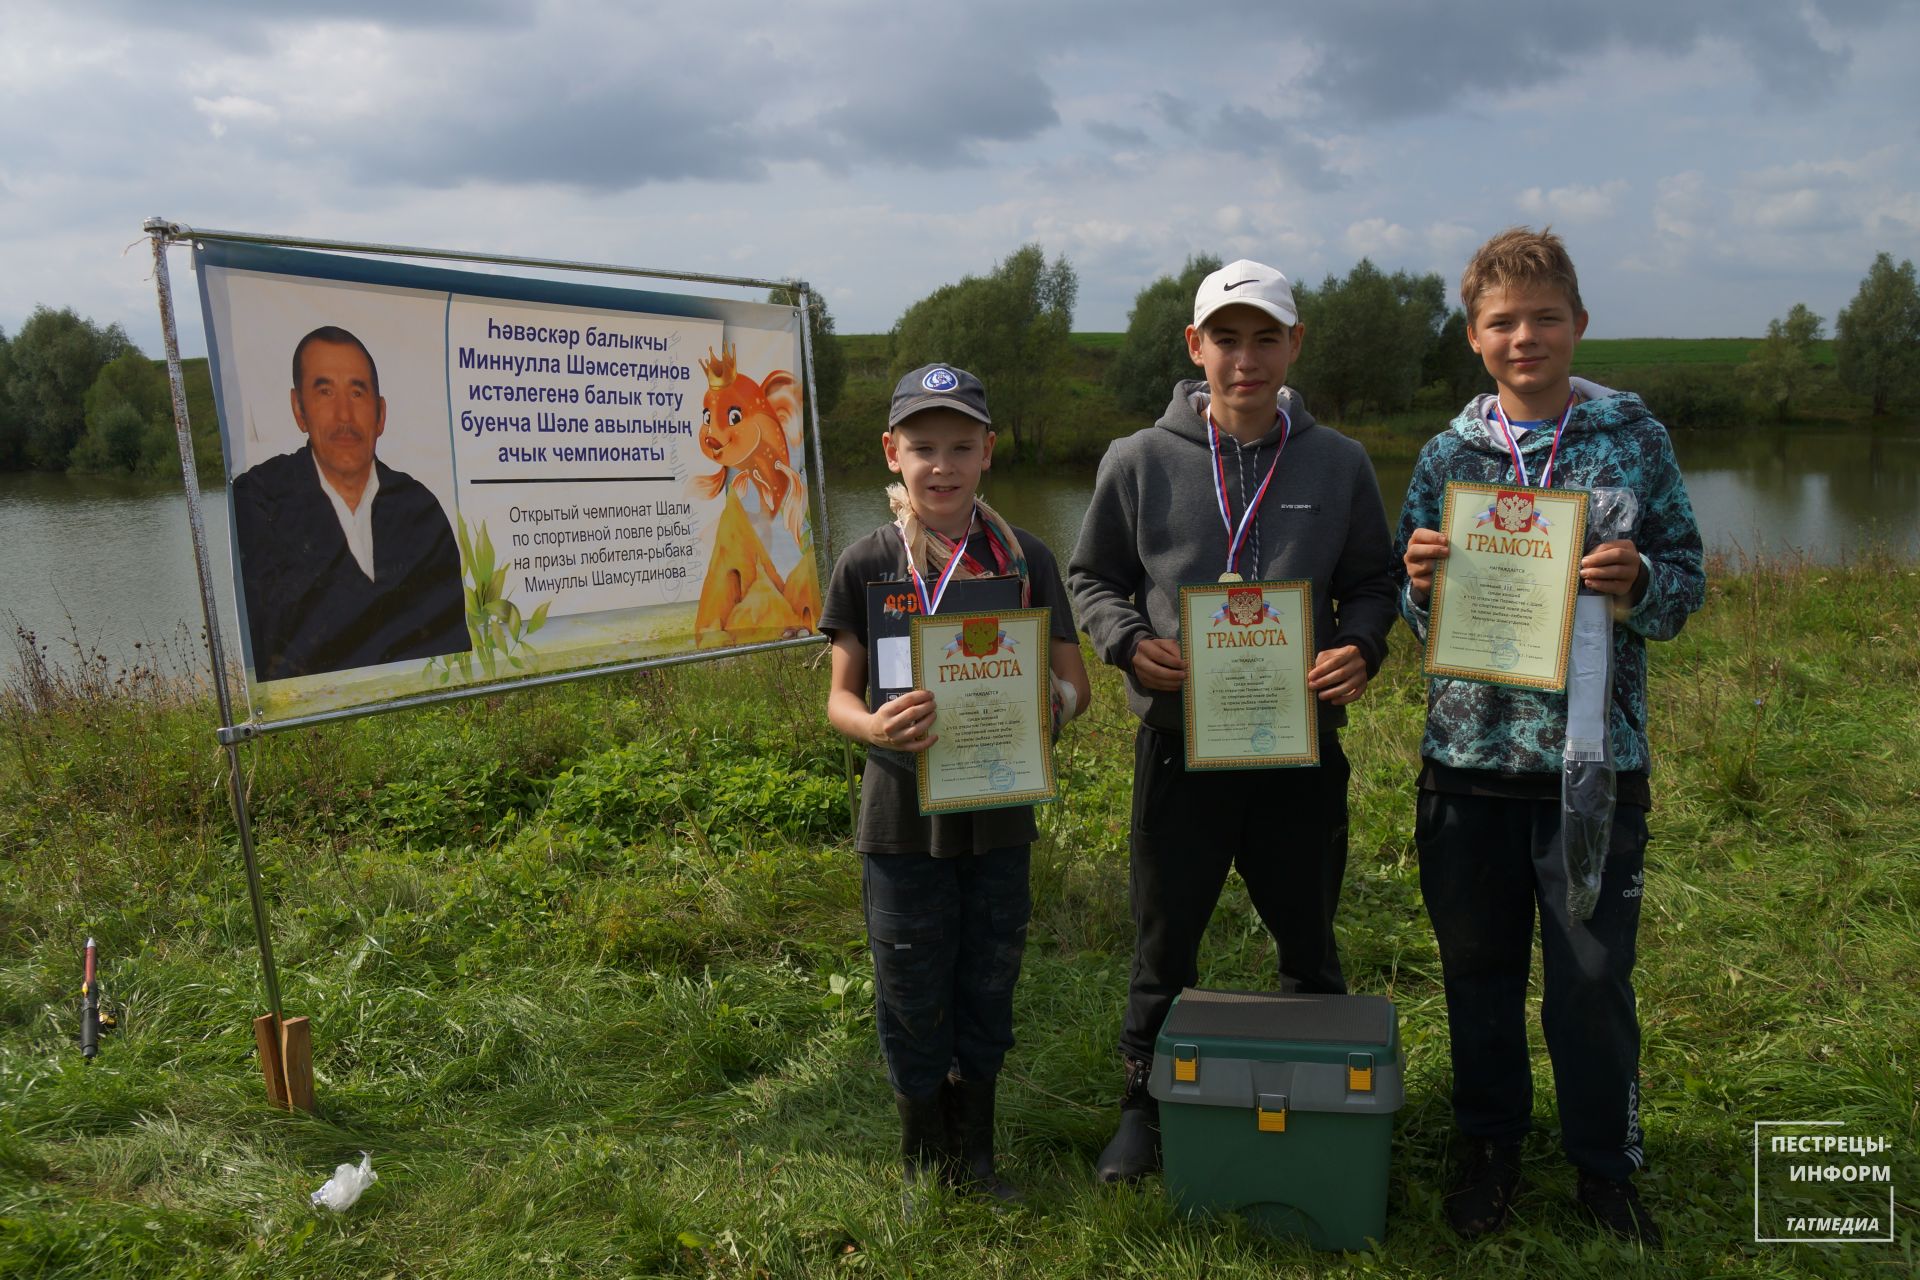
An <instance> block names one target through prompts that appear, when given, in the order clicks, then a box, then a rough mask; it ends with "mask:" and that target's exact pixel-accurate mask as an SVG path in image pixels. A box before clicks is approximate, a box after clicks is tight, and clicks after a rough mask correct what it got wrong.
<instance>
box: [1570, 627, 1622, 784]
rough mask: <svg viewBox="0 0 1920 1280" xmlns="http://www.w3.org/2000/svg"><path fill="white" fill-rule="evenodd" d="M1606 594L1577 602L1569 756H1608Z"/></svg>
mask: <svg viewBox="0 0 1920 1280" xmlns="http://www.w3.org/2000/svg"><path fill="white" fill-rule="evenodd" d="M1609 605H1610V601H1609V599H1608V597H1606V596H1597V595H1595V596H1589V595H1583V596H1578V597H1576V598H1575V600H1574V605H1573V648H1572V652H1571V653H1569V654H1568V656H1567V753H1566V755H1567V759H1569V760H1605V759H1606V758H1607V700H1608V696H1609V694H1610V693H1611V691H1612V688H1611V687H1612V684H1613V681H1612V680H1611V679H1610V678H1609V673H1608V671H1607V660H1608V658H1609V657H1611V656H1612V654H1611V650H1612V648H1613V617H1612V615H1611V613H1609V612H1608V610H1609Z"/></svg>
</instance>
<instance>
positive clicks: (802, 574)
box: [693, 491, 820, 648]
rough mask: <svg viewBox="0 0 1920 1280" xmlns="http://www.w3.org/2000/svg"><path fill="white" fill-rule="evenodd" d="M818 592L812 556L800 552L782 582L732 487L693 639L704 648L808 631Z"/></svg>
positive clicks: (716, 530) (717, 532)
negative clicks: (796, 561)
mask: <svg viewBox="0 0 1920 1280" xmlns="http://www.w3.org/2000/svg"><path fill="white" fill-rule="evenodd" d="M819 590H820V589H819V586H818V583H817V580H816V579H815V578H814V573H813V558H812V556H810V555H803V556H801V557H800V563H799V565H798V566H796V568H795V571H794V575H793V578H792V579H789V580H787V581H782V579H781V576H780V571H779V569H777V568H775V567H774V563H773V560H772V559H771V558H770V557H769V556H768V555H767V549H766V548H765V547H764V546H762V545H761V543H760V538H759V536H758V535H757V534H755V533H754V531H753V525H752V524H751V523H750V522H749V521H748V520H747V513H746V510H745V509H744V508H743V507H742V506H741V505H740V499H739V497H738V496H737V495H736V494H734V493H732V492H731V491H729V492H728V493H727V500H726V505H725V506H723V507H722V508H721V510H720V519H719V522H718V523H717V524H716V525H715V527H714V537H713V558H712V559H711V560H709V561H708V562H707V577H706V581H705V582H704V583H703V584H701V587H700V603H699V606H698V607H697V608H696V610H695V612H694V622H693V636H694V643H695V644H696V645H698V646H700V647H701V648H706V647H709V646H712V645H724V644H751V643H755V642H758V641H763V640H777V639H780V638H782V637H784V636H791V635H805V634H806V633H807V632H808V631H809V630H811V629H812V625H813V621H814V619H815V618H817V617H818V616H819ZM794 595H798V596H799V597H800V599H799V602H798V603H795V601H794V600H793V599H792V598H791V597H792V596H794Z"/></svg>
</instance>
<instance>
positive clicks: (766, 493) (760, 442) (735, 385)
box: [694, 341, 807, 542]
mask: <svg viewBox="0 0 1920 1280" xmlns="http://www.w3.org/2000/svg"><path fill="white" fill-rule="evenodd" d="M700 367H701V368H702V369H703V370H705V371H706V375H707V395H706V399H705V401H704V402H703V405H702V408H701V412H700V452H701V453H703V454H705V455H706V456H707V457H708V458H709V459H710V460H712V461H714V462H717V463H719V464H720V470H719V471H717V472H715V473H714V474H713V475H710V476H701V477H699V478H698V479H696V480H695V481H694V489H695V491H696V492H698V493H699V494H701V495H702V496H703V497H707V498H715V497H718V496H719V495H720V491H721V490H722V489H724V488H726V487H727V476H728V474H729V473H730V472H733V471H738V472H739V473H740V474H739V476H738V477H736V478H735V479H734V481H733V485H734V487H735V488H736V489H738V488H739V487H740V486H741V485H742V484H745V483H746V482H748V481H751V482H752V483H753V485H754V488H755V489H756V490H757V492H758V493H759V495H760V507H761V510H763V511H764V512H765V513H766V514H767V516H768V517H769V518H771V517H772V516H773V515H775V514H776V513H783V514H784V516H785V519H786V524H787V529H788V530H789V532H791V533H792V534H793V538H794V541H795V542H799V541H801V534H802V531H803V530H804V529H805V526H806V518H807V499H806V488H805V486H804V485H803V484H802V483H801V481H800V476H799V473H798V472H796V471H795V470H794V469H793V463H792V454H791V452H790V451H789V444H788V440H787V429H788V428H789V427H790V426H791V427H793V428H794V429H795V430H796V431H797V430H798V428H799V423H800V384H799V383H797V382H795V381H794V378H793V375H792V374H790V373H788V372H787V371H786V370H784V369H775V370H773V371H772V372H771V373H769V374H768V375H767V376H766V379H765V381H763V382H755V381H754V380H753V379H752V378H749V377H747V376H746V375H745V374H743V373H741V372H740V371H739V370H738V369H737V368H736V367H735V366H734V348H733V344H732V343H730V342H725V341H722V342H721V344H720V354H719V355H718V356H715V355H714V354H713V348H712V347H708V348H707V359H704V360H702V361H701V362H700Z"/></svg>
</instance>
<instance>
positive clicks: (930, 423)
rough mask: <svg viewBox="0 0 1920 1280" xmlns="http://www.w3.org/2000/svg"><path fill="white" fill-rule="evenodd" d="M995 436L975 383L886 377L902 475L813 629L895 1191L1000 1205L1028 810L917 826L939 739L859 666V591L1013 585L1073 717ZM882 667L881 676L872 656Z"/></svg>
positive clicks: (1057, 617)
mask: <svg viewBox="0 0 1920 1280" xmlns="http://www.w3.org/2000/svg"><path fill="white" fill-rule="evenodd" d="M993 442H994V433H993V429H992V419H991V418H990V417H989V416H988V412H987V397H986V391H985V389H984V388H983V387H981V385H980V380H979V379H978V378H975V377H974V376H973V375H972V374H970V373H968V372H967V371H966V370H964V369H955V368H953V367H951V366H948V365H937V364H936V365H926V366H923V367H921V368H919V369H915V370H914V371H913V372H911V373H909V374H907V375H906V376H905V377H903V378H901V379H900V382H899V384H898V385H897V386H896V387H895V388H894V392H893V404H892V408H891V411H890V412H889V414H888V417H887V431H886V433H885V434H884V435H883V436H881V444H882V446H883V447H884V449H885V450H886V457H887V466H888V468H889V469H890V470H892V471H893V472H895V473H896V474H898V475H899V477H900V483H898V484H895V485H892V486H891V487H890V488H889V489H888V491H887V497H888V501H889V504H890V505H891V507H892V512H893V517H894V519H893V521H892V522H891V523H889V524H884V525H882V526H880V527H879V528H878V529H875V530H874V531H873V532H872V533H870V534H868V535H867V536H866V537H864V538H861V539H860V540H859V541H857V542H855V543H853V544H852V545H851V546H849V547H848V548H847V549H846V551H844V552H843V553H842V554H841V556H840V559H839V560H838V562H837V563H836V564H835V565H834V569H833V574H832V576H831V577H830V579H829V580H828V584H827V592H826V599H825V603H824V606H823V608H822V611H821V618H820V629H821V630H822V631H824V632H826V633H827V634H828V635H829V636H831V637H832V640H833V675H832V685H831V690H830V692H829V694H828V698H827V718H828V720H829V721H831V722H832V724H833V727H834V728H836V729H838V730H839V731H840V732H841V733H843V734H845V735H846V736H847V737H848V738H851V739H852V740H854V741H855V742H859V743H864V744H865V745H866V747H867V763H866V770H865V772H864V774H863V782H862V786H861V791H860V821H859V829H858V831H857V832H856V833H855V839H854V847H855V848H856V849H857V850H859V852H860V854H861V861H862V863H863V871H862V881H861V900H862V903H863V905H864V908H865V912H866V920H867V942H868V947H869V949H870V950H871V951H872V954H873V970H874V996H875V1005H876V1014H877V1016H876V1023H877V1026H878V1030H879V1033H880V1047H881V1052H882V1054H883V1055H884V1056H885V1058H886V1062H887V1076H888V1079H889V1080H890V1082H891V1083H892V1085H893V1090H894V1097H895V1103H896V1106H897V1109H898V1111H899V1115H900V1131H901V1133H900V1150H901V1155H902V1157H903V1158H904V1160H905V1164H906V1178H907V1183H908V1190H909V1192H910V1193H912V1192H914V1191H915V1190H917V1189H918V1190H924V1189H926V1188H927V1187H928V1186H929V1185H931V1184H932V1183H934V1182H936V1181H945V1182H948V1183H950V1184H952V1185H954V1186H956V1187H957V1188H959V1189H961V1190H963V1191H967V1192H969V1193H972V1194H976V1195H981V1196H984V1197H987V1198H990V1199H992V1200H995V1201H999V1202H1009V1201H1017V1200H1019V1199H1020V1193H1019V1192H1018V1191H1016V1190H1015V1189H1014V1188H1013V1187H1011V1186H1009V1185H1008V1184H1007V1183H1006V1182H1005V1181H1004V1180H1002V1179H1001V1178H1000V1177H999V1176H998V1175H997V1174H996V1173H995V1172H994V1167H993V1113H994V1093H995V1080H996V1078H997V1077H998V1075H999V1072H1000V1065H1001V1063H1002V1061H1003V1060H1004V1059H1005V1057H1006V1054H1007V1051H1008V1050H1009V1049H1011V1048H1012V1047H1013V988H1014V983H1015V981H1016V980H1017V979H1018V978H1019V976H1020V962H1021V959H1022V957H1023V955H1024V953H1025V950H1026V939H1027V920H1028V916H1029V914H1030V912H1031V905H1032V902H1031V898H1030V896H1029V893H1028V888H1027V867H1028V851H1029V846H1030V845H1031V844H1032V843H1033V840H1034V839H1035V837H1036V836H1037V835H1038V834H1039V832H1038V828H1037V827H1036V825H1035V823H1034V815H1033V807H1032V806H1031V805H1025V806H1018V807H1013V808H1006V809H986V810H980V811H977V812H971V813H946V814H937V815H934V816H932V817H922V816H920V812H919V804H918V800H917V795H916V791H915V785H914V761H913V756H914V754H915V753H918V752H921V751H925V750H926V749H927V748H928V747H929V746H931V745H932V744H933V742H934V740H935V739H936V738H937V736H938V733H937V729H938V724H937V715H938V708H937V707H936V706H935V705H934V697H933V694H932V693H931V692H929V691H927V690H925V689H914V690H911V691H909V692H907V693H904V694H901V695H900V696H898V697H895V698H892V699H891V700H889V701H886V702H884V703H883V702H880V701H879V697H880V694H879V691H878V690H877V689H875V688H870V687H869V685H870V683H871V682H870V680H869V666H868V649H869V647H870V644H872V643H873V632H874V627H873V625H872V624H873V622H874V621H875V620H874V619H872V618H870V617H869V616H868V594H867V588H868V586H869V584H872V583H876V582H885V583H893V584H896V585H897V586H898V587H899V588H900V591H899V593H898V594H899V595H900V596H902V597H905V596H906V595H907V594H908V593H911V599H910V600H909V601H908V605H909V607H908V608H907V609H906V610H905V612H918V613H921V614H923V615H925V614H933V613H937V612H938V611H939V608H940V604H941V601H942V599H943V598H944V597H945V595H946V592H947V589H948V587H949V586H950V585H951V584H952V583H953V582H954V581H955V580H956V579H974V578H1000V579H1005V580H1010V581H1012V582H1017V584H1018V587H1017V589H1018V593H1019V597H1020V604H1021V606H1022V607H1030V608H1043V607H1044V608H1050V609H1052V610H1053V622H1052V626H1051V632H1050V634H1051V643H1050V645H1049V657H1050V659H1051V669H1052V671H1053V675H1054V703H1055V716H1054V720H1055V724H1056V725H1059V724H1061V723H1064V722H1065V721H1066V720H1067V719H1070V718H1072V716H1073V715H1074V714H1076V713H1077V712H1078V711H1079V710H1081V709H1083V708H1085V706H1086V705H1087V699H1088V695H1089V690H1088V685H1087V673H1086V668H1085V666H1084V665H1083V664H1082V663H1081V661H1080V646H1079V642H1078V639H1077V637H1076V633H1075V631H1074V626H1073V615H1072V613H1071V612H1070V611H1069V609H1068V606H1067V593H1066V589H1065V587H1063V586H1062V585H1061V582H1060V571H1059V569H1058V568H1057V567H1056V565H1055V562H1054V557H1053V553H1052V552H1051V551H1049V550H1048V549H1047V547H1046V544H1044V543H1042V542H1041V541H1040V539H1038V538H1036V537H1035V536H1034V535H1032V534H1031V533H1028V532H1026V531H1025V530H1023V529H1016V528H1014V527H1013V526H1012V525H1010V524H1008V523H1007V522H1006V521H1005V520H1003V519H1002V518H1001V517H1000V515H999V514H998V513H997V512H995V511H994V510H993V508H992V507H990V506H988V505H987V504H986V503H985V502H984V501H982V500H981V498H980V496H979V486H980V477H981V475H982V474H983V473H984V472H985V471H986V470H987V469H988V467H989V466H991V465H992V461H993ZM879 643H881V644H886V643H889V641H887V640H882V641H880V642H879ZM891 643H893V644H896V645H898V644H904V641H901V640H899V639H898V638H897V637H896V638H893V639H892V640H891ZM881 658H882V664H883V666H884V665H885V663H886V661H887V655H886V654H885V652H884V651H883V652H882V654H881ZM901 683H905V681H904V680H903V681H901Z"/></svg>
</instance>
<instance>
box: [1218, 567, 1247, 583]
mask: <svg viewBox="0 0 1920 1280" xmlns="http://www.w3.org/2000/svg"><path fill="white" fill-rule="evenodd" d="M1220 581H1222V582H1245V581H1246V579H1245V578H1243V577H1241V576H1240V575H1239V574H1237V573H1235V572H1234V571H1233V570H1231V569H1229V570H1227V571H1226V572H1225V573H1223V574H1221V575H1220Z"/></svg>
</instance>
